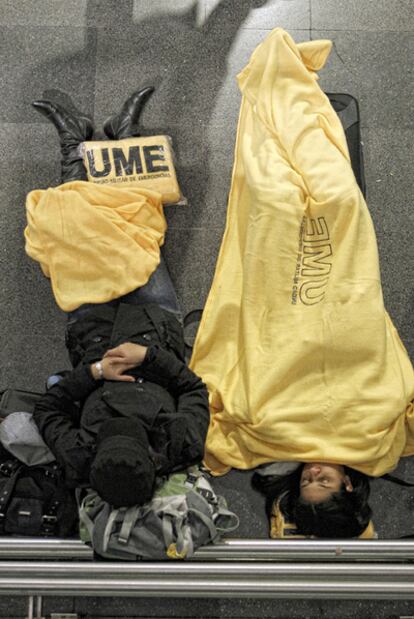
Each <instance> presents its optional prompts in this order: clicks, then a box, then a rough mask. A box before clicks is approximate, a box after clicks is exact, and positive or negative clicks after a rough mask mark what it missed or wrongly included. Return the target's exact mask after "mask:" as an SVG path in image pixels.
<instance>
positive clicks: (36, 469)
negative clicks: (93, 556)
mask: <svg viewBox="0 0 414 619" xmlns="http://www.w3.org/2000/svg"><path fill="white" fill-rule="evenodd" d="M40 395H41V394H38V393H33V392H29V391H21V390H18V389H7V390H6V391H5V392H4V393H3V395H2V397H1V400H0V418H4V417H5V416H6V415H8V414H10V413H13V412H17V411H26V412H33V410H34V406H35V403H36V400H37V399H38V398H39V396H40ZM0 420H1V419H0ZM77 531H78V508H77V503H76V499H75V493H74V490H70V489H69V488H67V487H66V485H65V480H64V476H63V471H62V469H61V467H60V466H59V465H58V464H57V463H56V462H53V463H51V464H42V465H37V466H27V465H26V464H23V463H22V462H20V461H19V460H18V459H17V458H14V457H13V456H12V455H11V454H9V453H8V452H7V451H6V450H5V449H4V448H3V449H2V450H0V536H1V535H19V536H34V537H36V536H41V537H70V536H71V535H74V534H76V533H77Z"/></svg>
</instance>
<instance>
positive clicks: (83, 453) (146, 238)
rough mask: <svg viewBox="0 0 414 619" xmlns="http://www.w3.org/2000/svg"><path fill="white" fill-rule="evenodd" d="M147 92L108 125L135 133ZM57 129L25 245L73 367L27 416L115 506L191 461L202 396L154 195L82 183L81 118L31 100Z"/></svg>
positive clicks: (200, 443) (119, 133) (86, 122)
mask: <svg viewBox="0 0 414 619" xmlns="http://www.w3.org/2000/svg"><path fill="white" fill-rule="evenodd" d="M152 90H153V89H152V88H146V89H143V90H140V91H137V92H136V93H134V94H133V95H131V97H129V99H128V100H127V101H126V102H125V104H124V106H123V108H122V110H121V111H120V113H119V114H118V115H116V116H113V117H111V118H110V119H109V120H108V121H107V122H106V123H105V125H104V128H105V132H106V134H107V135H108V136H109V137H111V138H113V139H122V138H125V137H128V136H131V135H137V132H138V130H139V127H138V120H139V114H140V111H141V109H142V106H143V104H144V102H145V100H146V99H147V98H148V96H149V95H150V94H151V92H152ZM34 105H35V107H36V108H37V109H39V110H40V111H41V112H42V113H43V114H45V115H46V117H47V118H48V119H49V120H50V121H51V122H52V123H53V125H54V126H55V128H56V129H57V131H58V134H59V138H60V143H61V151H62V184H61V185H60V186H58V187H55V188H49V189H47V190H37V191H34V192H31V194H29V196H28V198H27V203H26V207H27V216H28V226H27V228H26V230H25V236H26V250H27V252H28V253H29V255H31V256H32V257H33V258H34V259H36V260H38V261H39V262H40V263H41V266H42V268H43V271H44V272H45V274H47V275H49V276H50V277H51V283H52V287H53V291H54V293H55V298H56V300H57V302H58V303H59V305H60V307H62V309H64V310H65V311H67V313H68V323H67V331H66V344H67V348H68V352H69V357H70V359H71V362H72V365H73V368H74V369H73V370H71V371H65V372H64V373H59V374H57V375H54V376H53V377H49V380H48V384H47V387H48V389H47V391H46V393H45V394H43V396H41V397H40V398H39V400H38V401H37V402H36V405H35V410H34V414H33V417H34V420H35V422H36V424H37V426H38V428H39V430H40V433H41V435H42V437H43V439H44V441H45V442H46V444H47V445H48V447H49V448H50V450H51V451H52V452H53V455H54V456H55V458H56V460H57V461H58V463H59V464H60V465H61V466H62V468H63V469H64V472H65V481H66V484H67V485H68V486H70V487H84V486H86V487H92V488H93V489H94V490H96V491H97V492H98V493H99V495H100V496H101V498H102V499H103V500H105V501H107V502H108V503H110V504H111V505H114V506H130V505H141V504H143V503H145V502H147V501H149V500H150V499H151V497H152V495H153V492H154V490H155V484H156V478H157V477H162V476H164V475H168V474H169V473H172V472H174V471H178V470H181V469H185V468H186V467H187V466H191V465H193V464H196V463H198V462H199V461H200V460H201V459H202V456H203V452H204V440H205V436H206V433H207V428H208V421H209V410H208V394H207V389H206V387H205V385H204V384H203V382H202V381H201V379H200V378H199V377H198V376H197V375H196V374H195V373H194V372H192V371H191V370H190V369H189V368H188V367H187V365H186V363H185V354H184V353H185V343H184V334H183V326H182V322H183V321H182V314H181V309H180V306H179V303H178V299H177V296H176V294H175V290H174V286H173V284H172V281H171V278H170V276H169V273H168V270H167V267H166V265H165V262H164V261H163V260H162V257H161V258H160V245H161V244H162V242H163V239H164V232H165V229H166V223H165V218H164V214H163V210H162V204H161V195H160V194H159V193H157V192H154V191H148V190H145V189H141V188H140V187H124V186H118V185H116V186H106V185H105V186H102V185H93V184H92V183H89V182H85V181H86V172H85V169H84V167H83V162H82V155H81V153H80V151H79V148H78V147H79V144H80V142H82V141H83V140H86V139H88V138H89V137H90V136H91V133H92V131H93V127H92V122H91V120H90V119H89V118H87V117H85V116H80V115H78V114H75V113H72V112H70V111H68V110H67V109H65V108H64V107H62V106H60V105H58V104H55V103H52V102H51V101H36V102H35V103H34Z"/></svg>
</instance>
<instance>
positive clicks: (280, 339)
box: [190, 28, 414, 537]
mask: <svg viewBox="0 0 414 619" xmlns="http://www.w3.org/2000/svg"><path fill="white" fill-rule="evenodd" d="M330 49H331V43H330V41H310V42H306V43H300V44H298V45H297V44H295V42H294V41H293V39H292V38H291V37H290V36H289V34H287V33H286V32H284V31H283V30H281V29H279V28H277V29H275V30H274V31H272V32H271V33H270V34H269V35H268V37H267V38H266V39H265V41H264V42H263V43H262V44H261V45H259V47H258V48H257V49H256V50H255V51H254V53H253V55H252V57H251V59H250V62H249V63H248V65H247V66H246V67H245V69H244V70H243V71H242V72H241V73H240V74H239V76H238V82H239V87H240V89H241V92H242V95H243V98H242V104H241V111H240V117H239V126H238V132H237V141H236V152H235V163H234V168H233V178H232V185H231V191H230V196H229V203H228V214H227V224H226V229H225V233H224V238H223V241H222V245H221V249H220V253H219V258H218V263H217V266H216V272H215V275H214V279H213V284H212V287H211V290H210V293H209V296H208V299H207V303H206V306H205V309H204V312H203V317H202V321H201V323H200V327H199V331H198V335H197V338H196V342H195V347H194V351H193V356H192V360H191V364H190V366H191V367H192V369H193V370H194V371H195V372H196V373H197V374H198V375H200V376H201V377H202V379H203V381H204V382H205V383H206V385H207V387H208V390H209V397H210V415H211V421H210V427H209V432H208V437H207V442H206V454H205V464H206V465H207V466H208V468H209V469H210V471H211V472H212V473H213V474H215V475H223V474H225V473H226V472H228V471H229V470H230V469H231V468H232V467H234V468H238V469H256V468H257V467H261V465H268V468H267V467H265V466H263V468H260V469H258V472H259V473H260V475H259V474H258V475H257V477H256V484H257V485H258V486H260V487H261V488H262V489H263V490H264V491H265V492H266V493H267V494H268V496H269V497H270V501H271V503H274V502H275V500H276V508H277V509H279V510H282V512H283V515H284V517H285V518H287V519H289V520H290V521H291V522H293V523H294V524H296V526H297V530H298V532H299V533H302V534H304V535H316V536H321V537H355V536H359V535H361V534H362V533H363V532H364V530H365V529H366V527H367V525H368V523H369V519H370V515H371V510H370V508H369V505H368V495H369V481H368V478H369V477H370V476H372V477H379V476H381V475H383V474H384V473H386V472H388V471H391V470H392V469H393V468H395V466H396V465H397V463H398V461H399V459H400V457H401V456H409V455H412V454H414V409H413V403H412V401H413V397H414V373H413V368H412V365H411V363H410V360H409V358H408V355H407V353H406V350H405V349H404V346H403V344H402V342H401V340H400V338H399V336H398V333H397V331H396V329H395V328H394V326H393V324H392V322H391V320H390V318H389V316H388V314H387V312H386V311H385V309H384V304H383V298H382V289H381V281H380V272H379V263H378V252H377V244H376V238H375V232H374V228H373V225H372V221H371V217H370V215H369V212H368V209H367V205H366V203H365V201H364V197H363V195H362V193H361V191H360V189H359V187H358V185H357V182H356V180H355V176H354V174H353V171H352V168H351V164H350V158H349V153H348V148H347V144H346V140H345V136H344V132H343V129H342V126H341V123H340V121H339V118H338V116H337V115H336V113H335V112H334V110H333V109H332V107H331V105H330V103H329V100H328V98H327V96H326V95H325V94H324V93H323V91H322V90H321V88H320V87H319V85H318V82H317V79H318V75H317V71H319V69H321V68H322V67H323V65H324V64H325V61H326V59H327V57H328V55H329V52H330ZM271 463H273V464H271ZM266 468H267V473H268V475H266Z"/></svg>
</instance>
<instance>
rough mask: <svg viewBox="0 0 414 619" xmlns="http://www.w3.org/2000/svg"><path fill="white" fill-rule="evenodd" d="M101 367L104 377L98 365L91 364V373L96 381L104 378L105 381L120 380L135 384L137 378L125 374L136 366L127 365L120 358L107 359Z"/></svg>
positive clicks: (102, 361)
mask: <svg viewBox="0 0 414 619" xmlns="http://www.w3.org/2000/svg"><path fill="white" fill-rule="evenodd" d="M101 365H102V371H103V376H101V375H100V373H99V371H98V369H97V367H96V364H95V363H92V364H91V372H92V376H93V377H94V379H95V380H99V379H101V378H103V379H105V380H119V381H123V382H128V383H133V382H135V378H134V377H133V376H129V375H128V374H124V372H126V371H127V370H131V369H132V368H133V367H135V365H134V364H131V363H126V362H125V361H123V360H122V359H120V358H119V357H116V358H115V357H107V358H105V359H101Z"/></svg>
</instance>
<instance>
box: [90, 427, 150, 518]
mask: <svg viewBox="0 0 414 619" xmlns="http://www.w3.org/2000/svg"><path fill="white" fill-rule="evenodd" d="M154 482H155V468H154V464H153V462H152V460H151V458H150V455H149V443H148V435H147V432H146V430H145V428H144V426H143V425H142V424H141V423H140V422H139V421H137V420H135V419H125V418H120V419H111V420H109V421H106V422H104V423H103V424H102V427H101V429H100V431H99V433H98V437H97V451H96V456H95V459H94V461H93V462H92V466H91V471H90V484H91V486H92V488H93V489H94V490H96V491H97V492H98V494H99V495H100V497H101V498H102V499H103V500H104V501H106V502H107V503H110V504H111V505H113V506H114V507H121V506H131V505H142V504H143V503H146V502H147V501H149V500H150V499H151V498H152V495H153V491H154Z"/></svg>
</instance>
